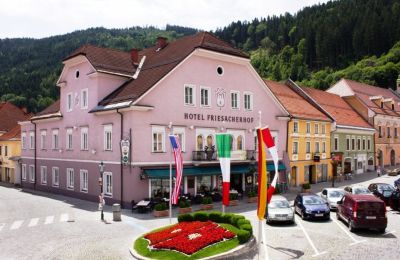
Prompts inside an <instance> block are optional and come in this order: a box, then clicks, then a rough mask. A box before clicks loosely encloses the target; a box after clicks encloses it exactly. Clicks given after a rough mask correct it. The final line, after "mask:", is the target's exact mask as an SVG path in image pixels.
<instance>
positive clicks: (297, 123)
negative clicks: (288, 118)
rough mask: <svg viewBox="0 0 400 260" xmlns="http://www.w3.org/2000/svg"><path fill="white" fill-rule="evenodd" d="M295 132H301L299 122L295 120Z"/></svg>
mask: <svg viewBox="0 0 400 260" xmlns="http://www.w3.org/2000/svg"><path fill="white" fill-rule="evenodd" d="M293 133H296V134H298V133H299V122H298V121H293Z"/></svg>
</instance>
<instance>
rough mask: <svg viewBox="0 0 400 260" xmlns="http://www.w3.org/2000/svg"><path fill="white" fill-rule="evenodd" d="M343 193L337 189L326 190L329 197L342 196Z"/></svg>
mask: <svg viewBox="0 0 400 260" xmlns="http://www.w3.org/2000/svg"><path fill="white" fill-rule="evenodd" d="M343 195H344V193H343V191H339V190H333V191H330V192H328V197H329V198H341V197H343Z"/></svg>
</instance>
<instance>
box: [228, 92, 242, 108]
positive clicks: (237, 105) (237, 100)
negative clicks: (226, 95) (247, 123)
mask: <svg viewBox="0 0 400 260" xmlns="http://www.w3.org/2000/svg"><path fill="white" fill-rule="evenodd" d="M233 95H236V106H233V105H234V104H233V98H232V96H233ZM230 98H231V109H233V110H240V91H237V90H231V93H230Z"/></svg>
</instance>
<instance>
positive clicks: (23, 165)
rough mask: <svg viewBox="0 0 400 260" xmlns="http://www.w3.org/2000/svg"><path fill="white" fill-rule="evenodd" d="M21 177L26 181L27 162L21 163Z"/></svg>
mask: <svg viewBox="0 0 400 260" xmlns="http://www.w3.org/2000/svg"><path fill="white" fill-rule="evenodd" d="M21 178H22V180H23V181H26V164H22V165H21Z"/></svg>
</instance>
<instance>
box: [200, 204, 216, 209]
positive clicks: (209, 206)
mask: <svg viewBox="0 0 400 260" xmlns="http://www.w3.org/2000/svg"><path fill="white" fill-rule="evenodd" d="M213 208H214V204H201V210H210V209H213Z"/></svg>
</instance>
